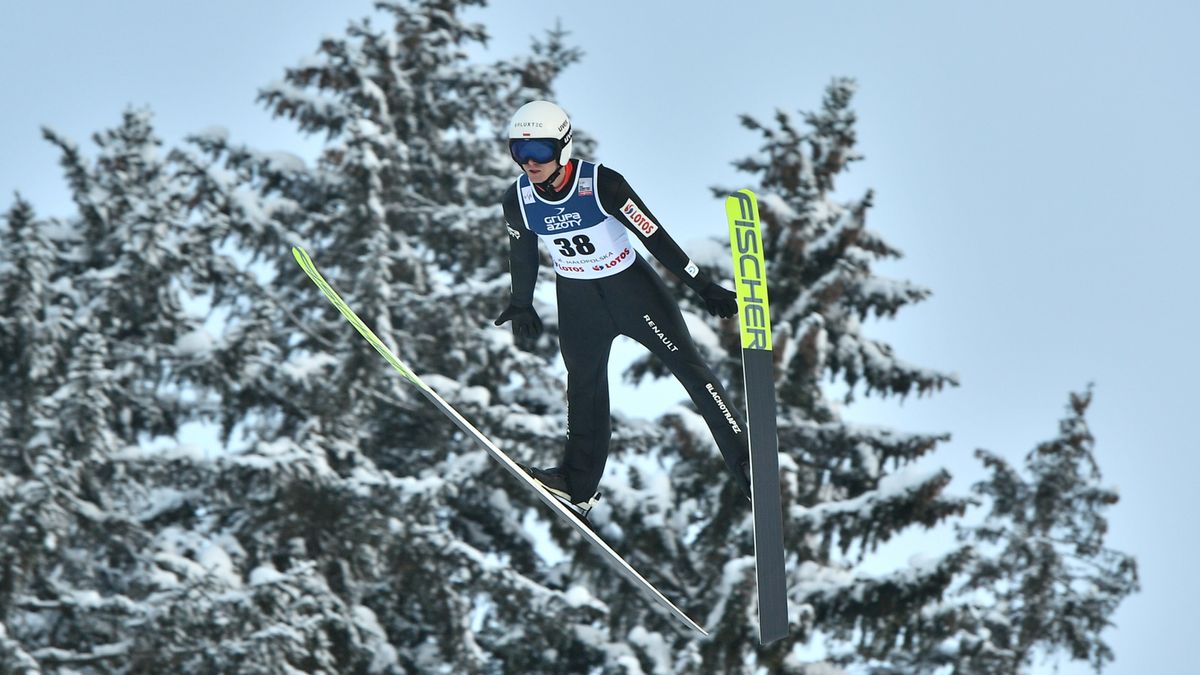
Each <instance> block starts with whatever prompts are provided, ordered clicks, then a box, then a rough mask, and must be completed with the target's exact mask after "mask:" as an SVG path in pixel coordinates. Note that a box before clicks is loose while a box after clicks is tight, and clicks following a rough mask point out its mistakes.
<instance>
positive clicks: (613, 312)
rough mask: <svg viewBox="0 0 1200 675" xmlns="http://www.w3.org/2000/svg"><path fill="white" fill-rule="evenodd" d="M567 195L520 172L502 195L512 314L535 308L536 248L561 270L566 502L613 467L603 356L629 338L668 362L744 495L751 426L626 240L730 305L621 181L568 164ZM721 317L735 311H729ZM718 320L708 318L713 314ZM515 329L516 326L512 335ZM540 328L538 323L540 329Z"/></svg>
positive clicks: (582, 495) (604, 170)
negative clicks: (541, 243)
mask: <svg viewBox="0 0 1200 675" xmlns="http://www.w3.org/2000/svg"><path fill="white" fill-rule="evenodd" d="M563 170H564V172H567V174H568V178H567V182H566V183H565V184H564V186H563V189H562V190H560V191H558V192H554V193H547V192H545V191H543V190H542V189H541V188H538V187H536V186H533V185H531V184H530V181H529V178H528V177H527V176H524V175H522V176H521V178H520V179H518V180H517V182H516V183H514V184H513V185H512V187H510V188H509V190H508V192H507V193H506V194H505V196H504V218H505V220H506V221H507V224H508V232H509V235H510V237H509V245H510V248H509V263H510V270H511V275H512V299H511V307H513V308H529V307H532V305H533V288H534V284H535V282H536V281H537V269H538V248H537V241H538V239H539V238H540V239H543V240H545V242H546V243H547V245H548V247H549V249H550V253H551V254H552V257H553V259H554V265H555V272H556V273H557V289H556V290H557V295H558V325H559V348H560V349H561V351H562V356H563V361H564V362H565V363H566V367H567V429H568V430H567V441H566V452H565V455H564V457H563V460H562V464H561V465H560V466H561V468H562V469H563V471H564V474H565V476H566V480H567V486H568V489H569V491H570V493H571V496H572V497H573V498H575V499H578V500H582V499H586V498H588V497H590V496H591V495H592V493H593V492H595V490H596V487H597V486H598V485H599V483H600V478H601V476H602V474H603V473H604V465H605V462H606V461H607V459H608V451H609V439H610V436H611V425H610V417H609V393H608V359H609V350H610V348H611V347H612V342H613V339H614V338H616V337H617V336H618V335H626V336H629V337H631V338H633V339H634V340H637V341H638V342H640V343H641V344H642V345H644V346H645V347H646V348H647V349H649V350H650V351H651V352H652V353H653V354H655V355H656V356H658V358H660V359H662V361H663V363H664V364H665V365H666V366H667V368H668V369H669V370H670V371H671V373H672V374H673V375H674V376H675V378H676V379H677V380H679V382H680V383H681V384H682V385H683V387H684V389H685V390H686V391H687V393H688V395H689V396H690V397H691V399H692V402H693V403H694V404H695V405H696V408H697V409H698V410H699V412H700V414H701V415H702V416H703V418H704V421H705V422H706V423H707V424H708V428H709V430H710V431H711V432H712V435H713V438H714V440H716V442H717V446H718V447H719V448H720V451H721V454H722V456H723V457H724V459H725V464H726V466H727V468H728V469H729V470H730V472H731V473H732V475H733V476H734V477H735V480H736V481H737V484H738V485H739V487H741V488H742V490H743V491H744V492H746V494H747V496H749V484H748V483H747V482H746V478H745V475H746V474H745V472H744V470H743V464H745V463H746V462H747V461H748V458H749V450H748V443H747V440H746V423H745V420H744V418H743V417H742V415H741V413H740V412H739V411H737V410H736V409H734V408H733V407H732V404H731V403H730V402H729V396H728V395H727V394H726V392H725V389H724V387H722V386H721V383H720V382H718V381H717V378H716V377H715V375H714V374H713V372H712V369H711V368H709V367H708V365H707V364H705V363H704V362H703V361H702V360H701V358H700V353H699V351H698V350H697V349H696V345H695V344H694V343H693V341H692V337H691V334H690V333H689V332H688V329H687V326H686V325H685V324H684V321H683V315H682V314H681V313H680V311H679V307H678V305H677V304H676V303H675V301H674V300H673V299H672V298H671V297H670V295H669V293H668V291H667V288H666V286H665V285H664V284H663V281H662V279H661V278H659V276H658V274H656V273H655V272H654V270H653V268H652V267H651V266H650V264H649V263H648V262H647V261H645V260H643V259H642V258H641V257H640V256H638V254H637V251H636V249H634V248H633V247H632V246H631V245H630V242H629V239H628V233H629V232H632V233H634V235H635V236H637V237H640V238H641V240H642V242H643V243H644V244H645V245H646V248H647V250H649V251H650V252H651V253H652V254H653V255H654V257H655V258H657V259H658V260H659V261H660V262H662V263H663V265H664V266H665V267H666V268H667V269H669V270H671V272H672V273H674V274H675V275H676V276H678V277H679V278H680V279H682V280H683V281H684V282H685V283H686V284H687V285H688V286H689V287H690V288H692V290H694V291H696V292H697V293H699V294H700V295H701V296H702V297H704V298H706V299H710V298H720V299H721V300H722V301H724V302H726V303H733V302H734V300H733V297H734V296H733V294H732V293H731V292H730V291H727V290H725V289H722V288H721V287H720V286H717V285H716V284H713V283H711V281H710V280H709V279H708V278H706V276H705V274H704V273H703V272H701V271H700V270H699V269H698V268H697V266H696V265H695V264H694V263H693V262H692V261H691V260H690V259H688V257H687V255H686V254H684V252H683V251H682V250H681V249H680V248H679V246H678V244H676V243H675V241H674V240H673V239H671V237H670V235H668V234H667V232H666V230H664V229H663V228H662V227H661V226H660V225H659V224H658V220H657V219H656V218H654V216H653V214H651V213H650V210H649V209H647V208H646V205H645V203H643V202H642V200H641V198H640V197H638V196H637V194H636V193H635V192H634V191H633V189H632V188H630V187H629V184H628V183H627V182H626V181H625V178H624V177H622V176H621V174H619V173H617V172H616V171H613V170H612V169H609V168H608V167H604V166H601V165H598V164H593V163H591V162H586V161H582V160H571V161H570V163H569V165H568V166H567V167H564V169H563ZM725 306H726V309H725V311H723V312H722V313H723V314H731V313H732V312H733V311H736V310H735V309H734V308H735V307H736V305H734V304H726V305H725ZM710 311H711V310H710ZM514 327H515V326H514ZM539 329H540V326H539Z"/></svg>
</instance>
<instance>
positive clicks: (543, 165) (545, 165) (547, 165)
mask: <svg viewBox="0 0 1200 675" xmlns="http://www.w3.org/2000/svg"><path fill="white" fill-rule="evenodd" d="M521 168H522V169H524V170H525V175H526V176H529V181H530V182H531V183H540V182H542V181H544V180H546V179H547V178H549V177H550V174H552V173H554V170H555V169H557V168H558V162H555V161H549V162H535V161H533V160H532V159H531V160H528V161H526V162H525V163H524V164H522V165H521Z"/></svg>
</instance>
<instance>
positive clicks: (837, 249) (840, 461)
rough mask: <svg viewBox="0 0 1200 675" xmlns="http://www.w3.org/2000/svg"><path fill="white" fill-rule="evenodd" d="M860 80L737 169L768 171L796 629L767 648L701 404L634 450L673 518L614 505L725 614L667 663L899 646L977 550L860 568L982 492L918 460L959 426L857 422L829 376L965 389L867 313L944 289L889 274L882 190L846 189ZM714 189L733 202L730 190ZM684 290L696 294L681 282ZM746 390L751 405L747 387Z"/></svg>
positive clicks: (718, 337) (835, 91)
mask: <svg viewBox="0 0 1200 675" xmlns="http://www.w3.org/2000/svg"><path fill="white" fill-rule="evenodd" d="M853 90H854V84H853V82H851V81H849V80H835V81H834V82H833V83H832V84H831V85H830V86H829V88H828V90H827V92H826V97H825V100H824V102H823V106H822V109H821V110H820V111H819V112H817V113H811V114H807V115H805V116H804V120H805V123H806V125H807V127H808V130H807V131H804V130H802V129H800V128H799V127H798V126H797V125H796V124H795V123H794V122H793V120H792V118H791V117H790V116H789V115H786V114H784V113H780V114H779V115H778V116H777V117H776V120H775V122H776V126H775V127H768V126H766V125H764V124H762V123H760V122H758V121H756V120H754V119H751V118H749V117H747V118H744V119H743V124H744V125H745V126H746V127H747V128H748V129H750V130H753V131H756V132H758V133H759V134H761V136H762V139H763V145H762V147H761V149H760V151H759V152H758V153H757V154H756V155H755V156H753V157H751V158H749V159H745V160H742V161H740V162H738V163H737V166H738V167H739V168H740V169H742V170H743V171H745V172H747V173H749V174H752V175H754V176H755V177H756V179H757V181H758V183H759V184H758V185H756V186H754V187H753V188H752V189H754V190H755V192H756V193H757V194H758V195H759V199H760V204H761V206H762V209H761V211H762V221H763V227H764V255H765V258H766V261H767V265H768V269H769V274H770V284H769V286H770V293H771V309H772V315H773V325H774V329H775V354H776V363H777V369H776V390H777V392H778V405H779V412H778V422H779V438H780V467H781V472H782V480H783V493H784V494H783V497H784V504H785V505H786V506H785V513H784V518H785V538H786V546H787V567H788V572H789V580H788V585H789V589H790V597H789V605H790V608H791V611H792V634H791V636H790V637H789V638H788V639H785V640H782V641H780V642H777V643H775V644H773V645H771V646H770V647H768V648H765V649H762V648H757V647H756V644H757V607H756V601H755V593H756V589H755V585H754V562H753V542H752V528H751V524H750V513H749V510H748V509H746V508H745V506H744V504H743V503H742V502H741V501H740V499H739V498H738V497H737V494H736V490H735V489H734V488H733V486H732V485H730V484H728V483H729V482H728V481H727V480H725V477H724V472H723V471H722V470H721V468H720V461H719V458H718V457H717V456H716V453H714V452H713V451H712V443H711V440H710V438H709V436H708V434H707V430H706V429H705V428H704V426H703V425H702V424H698V423H697V420H696V419H694V418H692V417H691V416H690V415H689V414H685V413H678V414H673V415H669V416H667V418H666V419H665V420H663V424H662V426H664V427H666V428H668V429H671V430H672V432H673V433H672V434H671V435H670V436H669V437H666V438H664V437H662V436H658V435H655V436H653V437H651V438H652V440H649V441H648V442H646V443H645V444H643V446H642V447H643V449H642V450H637V449H635V448H636V446H637V445H638V444H634V445H633V446H631V450H632V452H630V453H627V455H626V457H624V458H623V459H622V460H621V462H624V463H627V464H629V465H630V466H631V467H633V468H631V469H630V472H631V473H632V474H633V475H634V477H635V479H634V481H633V483H634V485H635V486H636V488H637V489H638V491H639V492H642V491H645V492H650V493H657V494H658V496H657V497H656V498H655V499H654V500H652V501H651V502H650V503H651V504H656V502H658V501H659V500H661V506H657V505H656V506H657V508H656V510H660V511H661V513H665V514H675V515H674V516H673V518H672V521H673V522H671V521H668V522H667V523H666V524H665V525H664V524H663V523H662V516H660V515H659V516H656V515H654V514H646V513H645V511H646V504H645V500H644V499H640V498H639V499H633V500H630V503H629V508H630V510H631V512H621V513H620V514H619V515H614V520H618V521H619V522H620V524H621V525H620V526H621V530H622V531H623V532H624V535H625V538H626V541H631V543H629V544H627V546H629V547H631V548H634V549H636V550H647V551H653V556H654V558H655V567H656V568H658V567H661V568H665V569H667V570H669V571H670V572H669V575H668V576H669V580H663V582H664V585H665V586H667V587H668V588H678V589H679V593H680V594H682V595H683V596H685V597H688V598H694V599H698V598H703V601H704V602H703V605H700V604H697V607H704V608H707V609H708V610H709V614H708V616H707V617H705V618H707V625H708V626H709V627H710V628H712V629H714V637H713V639H712V640H711V641H708V642H706V643H703V644H702V645H700V649H699V651H700V656H701V659H700V660H698V661H695V662H691V663H688V662H682V663H675V664H673V666H672V667H673V670H660V671H659V672H710V671H711V670H712V669H713V668H716V669H718V670H721V671H723V672H752V671H753V670H754V669H755V668H759V667H766V668H767V669H768V670H770V671H771V672H803V664H800V663H797V662H795V660H794V659H793V658H791V657H790V656H789V654H790V653H791V651H792V648H793V647H795V646H796V645H797V644H801V643H804V642H807V641H809V640H811V639H813V637H814V636H815V635H817V634H820V635H822V636H825V637H827V638H829V639H831V640H832V641H833V642H834V643H835V644H839V643H841V644H854V645H856V647H857V653H856V655H855V656H853V657H851V658H850V659H849V660H853V659H854V658H864V659H865V658H876V656H877V655H881V654H887V653H889V651H890V650H891V649H892V648H893V645H895V644H896V643H897V642H898V641H899V640H902V639H903V636H904V635H905V634H906V632H908V631H910V630H911V624H912V622H913V617H914V615H915V613H916V612H917V610H919V609H920V608H922V607H925V606H929V605H931V604H934V603H936V602H937V601H938V600H939V599H940V598H941V597H942V594H943V593H944V591H945V590H946V589H947V587H948V586H949V584H950V582H951V580H952V579H953V576H954V574H955V573H956V572H957V571H959V570H961V569H962V568H963V566H964V565H965V563H966V561H967V560H968V558H969V554H968V551H967V550H966V549H965V548H964V549H960V550H956V551H952V552H950V553H949V554H947V555H945V556H944V557H942V558H941V559H938V560H936V561H933V562H931V563H930V564H928V565H924V566H922V567H920V568H906V569H898V570H896V571H895V572H894V573H893V574H890V575H885V576H882V577H878V578H876V577H870V576H866V575H863V574H861V573H856V572H855V566H856V565H857V564H858V563H860V562H862V561H863V560H864V559H865V558H866V557H867V556H869V555H870V554H871V553H872V552H873V551H874V550H875V549H876V548H877V547H878V546H879V545H880V544H882V543H884V542H886V541H888V540H889V539H891V538H892V537H893V536H895V535H896V534H897V533H898V532H900V531H902V530H905V529H907V528H911V527H913V526H924V527H931V526H933V525H936V524H938V523H941V522H944V521H946V520H947V519H948V518H951V517H953V516H957V515H959V514H961V513H962V512H963V511H964V509H965V508H966V506H967V500H966V499H964V498H958V497H952V496H947V495H945V494H943V492H944V489H945V487H946V485H947V484H948V482H949V480H950V476H949V474H948V473H947V472H946V471H944V470H940V471H939V470H935V471H931V472H916V471H914V470H913V469H911V468H907V465H909V464H911V463H913V462H915V461H916V460H917V459H919V458H920V457H922V456H924V455H926V454H927V453H929V452H931V451H932V450H933V449H934V448H935V447H936V446H937V444H938V443H939V442H942V441H944V440H945V439H946V438H947V436H946V435H944V434H941V435H933V434H913V433H903V432H898V431H893V430H888V429H880V428H874V427H862V426H858V425H854V424H849V423H846V422H844V421H842V420H840V419H839V415H838V413H837V406H836V404H835V403H834V402H833V401H830V400H829V399H828V396H827V394H826V389H825V388H824V387H823V386H822V383H823V382H826V381H829V380H830V378H836V379H840V380H841V381H842V382H844V383H845V385H846V389H847V394H846V395H845V399H846V400H845V402H847V403H849V402H851V401H852V400H853V397H854V395H855V394H856V392H857V391H858V390H859V389H861V390H864V391H865V392H866V393H867V394H868V395H871V394H874V395H879V396H900V397H903V396H906V395H909V394H912V393H925V392H932V391H937V390H939V389H941V388H943V387H945V386H947V385H953V384H956V383H957V381H956V378H955V376H953V375H951V374H946V373H942V372H938V371H935V370H931V369H926V368H920V367H917V366H914V365H912V364H908V363H906V362H904V361H903V360H901V359H898V358H897V357H896V356H895V355H894V353H893V350H892V348H891V347H890V346H889V345H887V344H885V343H882V342H880V341H878V340H874V339H871V338H869V337H867V336H866V335H865V334H864V331H863V325H862V323H863V321H864V320H865V319H866V318H867V317H868V316H875V317H891V316H893V315H895V314H896V313H897V311H898V310H899V309H900V308H902V307H904V306H907V305H909V304H912V303H915V302H919V301H920V300H922V299H924V298H925V297H927V296H928V293H929V292H928V291H927V290H926V289H923V288H921V287H919V286H916V285H913V284H911V283H909V282H904V281H897V280H890V279H884V278H881V277H879V276H877V275H875V274H874V273H873V272H872V268H871V266H872V263H873V262H875V261H879V260H884V259H889V258H897V257H899V255H900V254H899V252H898V251H897V250H895V249H894V248H892V247H891V246H889V245H888V244H887V243H886V242H885V241H884V240H883V239H882V237H880V236H879V235H878V234H877V233H875V232H873V231H871V230H870V229H868V228H867V226H866V213H867V211H868V209H869V208H870V205H871V200H872V195H871V194H870V193H868V194H867V195H865V196H864V197H863V198H861V199H858V200H854V201H851V202H847V203H841V202H838V201H836V200H835V199H834V198H833V197H832V192H833V189H834V184H835V179H836V177H837V175H838V174H839V173H841V172H842V171H843V170H845V169H846V167H847V166H848V165H849V164H850V163H852V162H854V161H857V160H858V159H859V156H858V155H857V154H856V153H855V151H854V143H855V132H854V123H855V117H854V113H853V110H852V109H851V107H850V102H851V97H852V93H853ZM715 192H716V194H717V195H718V196H720V197H722V198H723V197H724V196H725V195H727V194H729V192H731V190H724V189H722V190H717V191H715ZM712 251H713V253H712V255H711V256H710V259H709V260H707V261H706V262H708V263H709V269H710V272H711V273H712V274H713V275H714V276H715V277H716V278H728V277H729V271H728V270H729V267H728V247H727V244H720V245H714V246H713V248H712ZM698 257H703V256H698ZM679 295H680V297H683V298H688V299H689V300H690V297H689V296H688V294H686V293H684V292H682V290H681V291H680V293H679ZM696 309H697V310H698V308H696ZM693 325H699V326H703V325H704V324H703V321H693ZM700 330H706V331H709V332H707V333H706V334H707V335H708V338H706V339H702V340H701V343H702V344H705V345H707V348H708V350H709V358H710V359H711V361H712V362H714V363H718V364H720V368H719V371H718V372H719V373H720V375H721V377H722V378H723V379H725V380H726V381H728V382H732V383H739V382H741V380H742V373H741V364H740V349H739V342H738V340H737V336H736V324H733V323H732V322H729V325H723V326H720V327H718V328H716V329H706V328H701V329H700ZM660 370H661V368H659V367H658V366H657V365H656V364H654V363H653V362H651V361H649V360H642V361H640V362H638V363H636V364H635V365H634V367H633V368H632V369H631V372H630V376H631V378H632V379H635V380H636V379H638V378H640V377H642V376H645V375H656V374H659V372H660ZM732 389H733V390H734V391H737V390H740V387H736V386H735V387H732ZM735 396H737V397H738V398H739V400H738V401H737V403H738V405H744V401H742V400H740V398H741V396H740V392H739V393H737V394H735ZM643 452H644V456H642V457H638V456H637V455H639V454H640V453H643ZM621 462H619V463H621ZM647 464H648V465H649V466H650V467H655V466H657V467H662V468H665V469H666V470H668V471H669V474H670V479H669V481H657V480H654V479H653V478H650V477H648V476H647V475H646V474H647V472H645V471H643V470H639V469H638V467H640V466H646V465H647ZM651 470H653V469H651ZM659 470H661V469H659ZM715 476H720V478H719V479H717V480H714V477H715ZM606 480H607V479H606ZM651 481H653V482H651ZM647 483H650V484H649V485H647ZM664 483H669V486H667V487H665V486H664ZM664 489H666V490H668V492H667V493H666V495H664V494H663V490H664ZM610 491H611V487H610ZM642 496H643V497H644V496H645V495H642ZM639 513H640V514H641V515H639ZM672 582H674V583H672ZM596 583H601V580H599V579H597V580H596ZM620 614H621V615H622V617H623V618H622V621H624V622H627V623H626V624H625V628H624V630H625V631H628V630H629V627H630V626H633V625H637V624H643V625H648V626H649V625H655V626H657V625H658V624H657V623H655V621H654V620H653V619H652V618H650V617H648V616H646V614H647V612H646V610H645V609H644V608H641V607H637V606H633V605H629V606H625V607H623V608H622V611H621V612H620ZM614 632H617V631H616V630H614ZM661 635H662V637H663V638H664V639H666V640H670V641H673V642H674V643H675V645H676V647H675V648H676V649H677V650H678V649H679V648H680V647H681V646H682V643H683V640H682V639H681V638H678V637H672V635H671V634H670V633H666V632H664V633H661ZM649 654H650V652H649V651H648V650H643V652H642V662H643V663H642V665H643V667H644V668H653V667H654V662H653V661H652V660H651V659H650V658H649Z"/></svg>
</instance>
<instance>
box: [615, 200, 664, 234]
mask: <svg viewBox="0 0 1200 675" xmlns="http://www.w3.org/2000/svg"><path fill="white" fill-rule="evenodd" d="M621 213H623V214H625V217H626V218H628V219H629V222H630V223H632V224H633V226H634V227H636V228H637V231H638V234H641V235H642V238H643V239H644V238H646V237H649V236H650V235H652V234H654V233H655V232H658V224H657V223H655V222H654V221H653V220H650V216H647V215H646V214H644V213H642V210H641V209H639V208H638V205H637V204H634V203H633V200H632V199H626V200H625V206H622V207H621Z"/></svg>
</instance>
